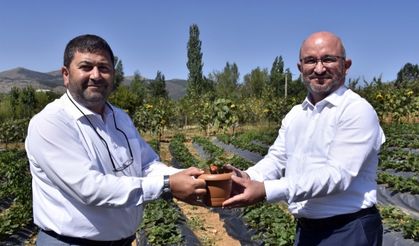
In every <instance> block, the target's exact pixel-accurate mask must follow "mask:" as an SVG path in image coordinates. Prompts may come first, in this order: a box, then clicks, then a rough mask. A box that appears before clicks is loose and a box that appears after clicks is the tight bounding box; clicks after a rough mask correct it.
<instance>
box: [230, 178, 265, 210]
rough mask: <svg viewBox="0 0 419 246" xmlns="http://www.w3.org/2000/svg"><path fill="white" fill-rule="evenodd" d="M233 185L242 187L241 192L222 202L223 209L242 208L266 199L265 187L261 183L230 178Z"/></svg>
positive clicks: (246, 179)
mask: <svg viewBox="0 0 419 246" xmlns="http://www.w3.org/2000/svg"><path fill="white" fill-rule="evenodd" d="M247 177H248V176H247ZM231 179H232V180H233V184H234V183H235V184H236V185H239V186H241V187H242V190H243V192H242V193H240V194H238V195H235V196H233V197H231V198H229V199H228V200H226V201H224V202H223V205H222V206H223V207H243V206H248V205H252V204H255V203H258V202H260V201H263V200H264V199H265V197H266V192H265V185H264V184H263V183H262V182H258V181H254V180H250V179H249V178H240V177H238V176H235V175H233V176H231Z"/></svg>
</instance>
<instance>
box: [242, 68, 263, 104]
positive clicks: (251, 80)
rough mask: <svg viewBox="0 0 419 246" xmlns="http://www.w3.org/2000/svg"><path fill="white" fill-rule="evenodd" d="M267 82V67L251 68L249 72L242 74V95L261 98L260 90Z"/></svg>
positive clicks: (261, 90)
mask: <svg viewBox="0 0 419 246" xmlns="http://www.w3.org/2000/svg"><path fill="white" fill-rule="evenodd" d="M268 83H269V74H268V70H267V69H261V68H259V67H257V68H255V69H253V70H252V71H251V72H250V74H246V75H245V76H244V86H243V88H242V96H244V97H256V98H261V97H262V92H263V91H264V89H265V88H266V85H267V84H268Z"/></svg>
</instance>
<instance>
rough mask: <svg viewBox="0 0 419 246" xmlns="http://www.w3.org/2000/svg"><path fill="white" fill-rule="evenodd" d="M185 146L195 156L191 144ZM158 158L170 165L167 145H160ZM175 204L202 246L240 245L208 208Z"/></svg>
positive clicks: (179, 202)
mask: <svg viewBox="0 0 419 246" xmlns="http://www.w3.org/2000/svg"><path fill="white" fill-rule="evenodd" d="M186 146H187V147H188V149H189V151H190V152H191V154H193V155H195V156H197V153H196V151H195V149H194V148H193V147H192V144H191V143H186ZM160 156H161V159H162V161H163V162H165V163H170V161H171V158H172V157H171V155H170V152H169V144H168V143H161V145H160ZM176 203H177V204H178V206H179V208H180V209H181V210H182V213H183V214H184V215H185V216H186V218H187V220H188V222H187V223H188V225H189V228H190V229H191V230H192V231H193V232H194V233H195V235H196V236H197V237H198V238H199V240H200V241H201V243H202V245H204V246H206V245H229V246H235V245H240V242H239V241H238V240H235V239H233V238H232V237H230V236H229V235H228V234H227V232H226V230H225V228H224V222H223V221H222V220H221V219H220V216H219V215H218V214H217V213H214V212H211V211H210V210H209V209H208V208H204V207H199V206H192V205H189V204H187V203H184V202H181V201H176Z"/></svg>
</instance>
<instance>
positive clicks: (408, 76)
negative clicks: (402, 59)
mask: <svg viewBox="0 0 419 246" xmlns="http://www.w3.org/2000/svg"><path fill="white" fill-rule="evenodd" d="M417 81H419V66H418V64H416V65H413V64H411V63H406V64H405V65H404V66H403V68H402V69H400V71H399V72H398V73H397V79H396V82H395V85H396V86H397V87H401V86H406V85H408V84H413V83H414V82H417Z"/></svg>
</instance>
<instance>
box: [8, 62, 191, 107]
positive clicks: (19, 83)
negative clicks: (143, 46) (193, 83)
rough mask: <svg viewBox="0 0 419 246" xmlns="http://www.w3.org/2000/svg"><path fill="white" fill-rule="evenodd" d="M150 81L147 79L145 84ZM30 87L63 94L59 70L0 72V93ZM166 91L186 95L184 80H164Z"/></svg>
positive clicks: (128, 81) (173, 97) (174, 95)
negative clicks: (14, 88) (46, 71)
mask: <svg viewBox="0 0 419 246" xmlns="http://www.w3.org/2000/svg"><path fill="white" fill-rule="evenodd" d="M131 80H132V76H127V77H126V78H125V81H124V82H123V84H125V85H129V84H130V83H131ZM149 81H151V80H148V79H147V82H149ZM29 85H31V86H32V87H33V88H35V89H49V90H52V91H55V92H59V93H61V92H64V90H65V88H64V87H63V79H62V76H61V72H60V71H59V70H56V71H51V72H48V73H42V72H37V71H33V70H29V69H26V68H22V67H18V68H14V69H10V70H6V71H3V72H0V93H7V92H9V91H10V90H11V88H12V87H14V86H15V87H18V88H23V87H26V86H29ZM166 89H167V91H168V92H169V97H170V98H172V99H175V100H177V99H179V98H181V97H183V96H184V95H185V93H186V80H182V79H171V80H166Z"/></svg>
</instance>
